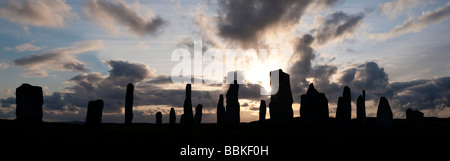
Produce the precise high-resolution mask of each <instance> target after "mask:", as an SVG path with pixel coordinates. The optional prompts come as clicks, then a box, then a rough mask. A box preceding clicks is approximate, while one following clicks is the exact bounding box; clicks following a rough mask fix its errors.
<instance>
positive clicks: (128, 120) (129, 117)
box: [125, 83, 134, 126]
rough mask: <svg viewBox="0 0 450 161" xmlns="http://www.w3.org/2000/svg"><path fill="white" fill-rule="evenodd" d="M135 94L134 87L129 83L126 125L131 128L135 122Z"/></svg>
mask: <svg viewBox="0 0 450 161" xmlns="http://www.w3.org/2000/svg"><path fill="white" fill-rule="evenodd" d="M133 92H134V86H133V84H131V83H129V84H128V85H127V93H126V95H125V125H127V126H131V124H132V122H133Z"/></svg>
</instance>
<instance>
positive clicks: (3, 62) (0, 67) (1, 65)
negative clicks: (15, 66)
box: [0, 60, 9, 70]
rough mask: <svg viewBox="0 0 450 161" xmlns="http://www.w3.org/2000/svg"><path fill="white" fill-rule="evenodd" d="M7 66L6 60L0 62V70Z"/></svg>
mask: <svg viewBox="0 0 450 161" xmlns="http://www.w3.org/2000/svg"><path fill="white" fill-rule="evenodd" d="M8 68H9V63H8V61H6V60H3V61H1V62H0V70H5V69H8Z"/></svg>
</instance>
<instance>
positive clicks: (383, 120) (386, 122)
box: [376, 97, 394, 129]
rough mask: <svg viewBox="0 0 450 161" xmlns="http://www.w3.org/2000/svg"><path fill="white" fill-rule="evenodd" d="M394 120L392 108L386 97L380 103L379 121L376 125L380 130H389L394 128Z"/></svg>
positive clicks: (377, 120) (378, 110)
mask: <svg viewBox="0 0 450 161" xmlns="http://www.w3.org/2000/svg"><path fill="white" fill-rule="evenodd" d="M393 119H394V117H393V115H392V110H391V106H390V105H389V102H388V100H387V99H386V97H381V98H380V103H379V104H378V109H377V119H376V125H377V128H378V129H388V128H391V127H392V120H393Z"/></svg>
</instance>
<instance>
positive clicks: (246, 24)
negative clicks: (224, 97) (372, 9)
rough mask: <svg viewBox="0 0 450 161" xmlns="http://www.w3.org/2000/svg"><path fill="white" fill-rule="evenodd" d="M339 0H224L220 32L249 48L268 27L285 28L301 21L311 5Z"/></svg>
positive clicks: (220, 14)
mask: <svg viewBox="0 0 450 161" xmlns="http://www.w3.org/2000/svg"><path fill="white" fill-rule="evenodd" d="M336 2H337V0H328V1H309V0H306V1H294V0H280V1H272V0H261V1H239V0H222V1H220V2H219V12H218V17H217V28H218V35H219V36H221V37H223V38H225V39H229V40H232V41H236V42H238V43H240V44H241V46H243V47H244V48H246V47H249V46H251V45H254V44H257V43H258V41H259V38H260V37H261V35H263V34H264V33H265V32H266V31H268V30H271V31H273V30H281V29H283V28H285V27H293V26H295V25H297V24H298V23H299V21H300V19H301V17H302V15H303V13H304V12H305V11H306V9H307V7H308V6H310V5H312V4H316V6H317V5H325V6H330V5H332V4H334V3H336Z"/></svg>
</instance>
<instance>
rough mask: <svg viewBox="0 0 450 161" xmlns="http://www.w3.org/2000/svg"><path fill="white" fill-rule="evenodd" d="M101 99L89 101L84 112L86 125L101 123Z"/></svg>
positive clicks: (98, 124)
mask: <svg viewBox="0 0 450 161" xmlns="http://www.w3.org/2000/svg"><path fill="white" fill-rule="evenodd" d="M102 112H103V100H101V99H99V100H95V101H89V103H88V109H87V113H86V122H85V124H86V125H88V126H100V125H101V124H102Z"/></svg>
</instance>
